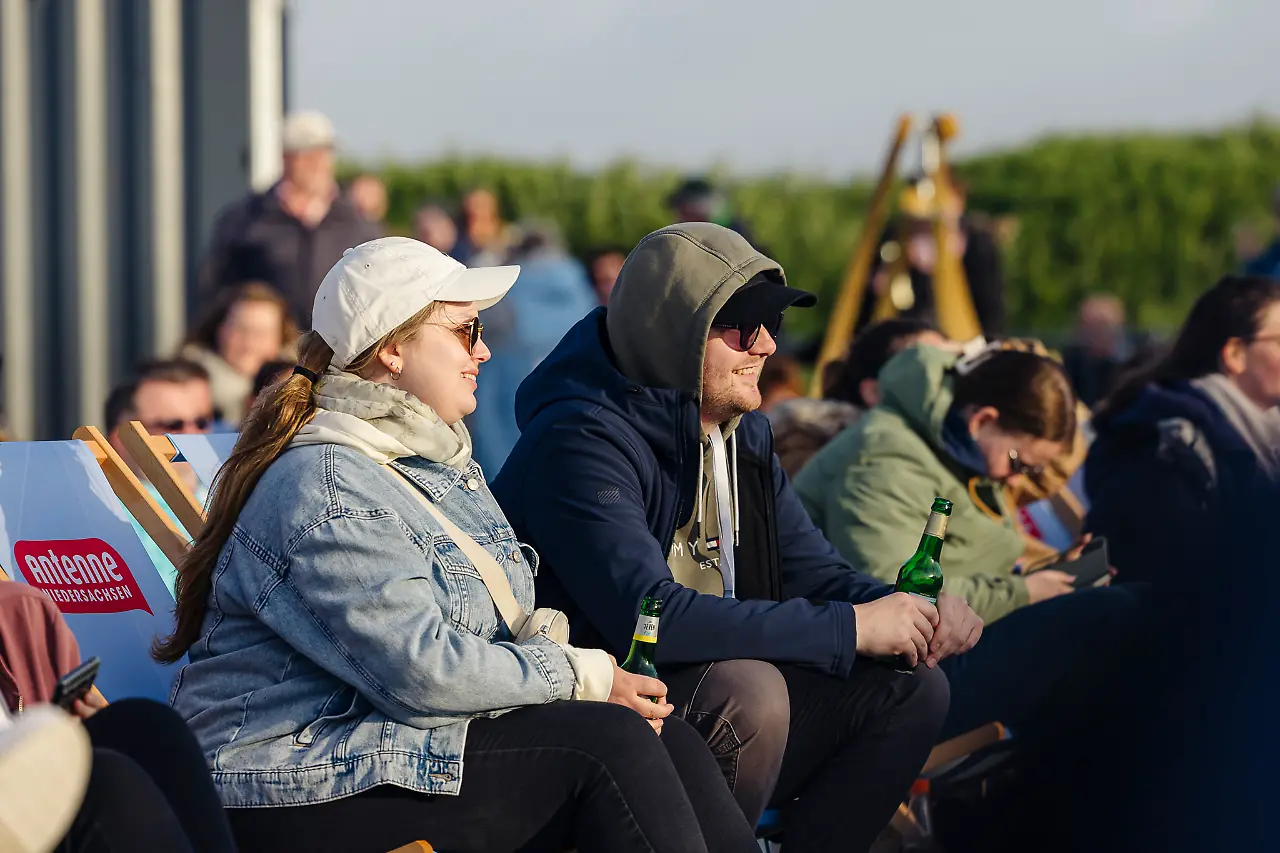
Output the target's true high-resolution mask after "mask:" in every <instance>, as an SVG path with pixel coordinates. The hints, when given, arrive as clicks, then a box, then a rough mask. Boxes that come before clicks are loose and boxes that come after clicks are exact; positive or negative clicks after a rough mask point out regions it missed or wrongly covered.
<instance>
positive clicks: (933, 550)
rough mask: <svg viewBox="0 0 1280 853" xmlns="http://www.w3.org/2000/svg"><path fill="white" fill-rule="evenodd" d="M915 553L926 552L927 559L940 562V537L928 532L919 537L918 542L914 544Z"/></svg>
mask: <svg viewBox="0 0 1280 853" xmlns="http://www.w3.org/2000/svg"><path fill="white" fill-rule="evenodd" d="M916 553H917V554H927V555H928V557H929V559H931V560H933V561H935V562H942V539H941V538H940V537H937V536H934V535H932V534H930V533H926V534H925V535H923V536H921V537H920V544H919V545H917V546H916Z"/></svg>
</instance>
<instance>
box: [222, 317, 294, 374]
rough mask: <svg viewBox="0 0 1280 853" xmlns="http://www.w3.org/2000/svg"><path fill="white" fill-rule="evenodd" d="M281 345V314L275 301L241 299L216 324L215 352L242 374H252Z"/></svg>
mask: <svg viewBox="0 0 1280 853" xmlns="http://www.w3.org/2000/svg"><path fill="white" fill-rule="evenodd" d="M283 348H284V314H283V310H282V309H281V307H280V305H278V304H276V303H275V302H268V301H267V300H265V299H242V300H240V301H239V302H237V303H235V304H234V305H232V306H231V310H229V311H228V312H227V316H226V319H224V320H223V321H222V325H220V326H218V354H219V355H221V356H222V358H223V359H224V360H225V361H226V362H227V364H230V365H231V366H232V367H233V368H235V370H236V372H237V373H239V374H240V375H242V376H248V377H250V378H252V377H254V376H256V375H257V374H258V369H259V368H261V367H262V365H264V364H266V363H267V362H268V361H271V360H272V359H275V358H279V357H280V351H281V350H282V349H283Z"/></svg>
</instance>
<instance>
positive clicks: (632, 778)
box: [156, 237, 756, 853]
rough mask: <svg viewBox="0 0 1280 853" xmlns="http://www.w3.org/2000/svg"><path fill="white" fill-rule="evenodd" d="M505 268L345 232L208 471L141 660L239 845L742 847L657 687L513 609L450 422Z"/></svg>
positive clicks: (510, 543)
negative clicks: (293, 333)
mask: <svg viewBox="0 0 1280 853" xmlns="http://www.w3.org/2000/svg"><path fill="white" fill-rule="evenodd" d="M518 272H519V268H518V267H492V268H485V269H466V268H465V267H463V266H462V265H461V264H459V263H457V262H456V261H454V260H453V259H451V258H449V257H448V256H446V255H443V254H441V253H439V252H437V251H436V250H435V249H432V248H430V247H429V246H427V245H426V244H423V243H419V242H417V241H416V240H410V239H407V238H402V237H388V238H384V239H380V240H374V241H372V242H370V243H365V244H363V245H361V246H359V247H357V248H355V249H349V250H347V252H346V254H345V255H344V256H343V258H342V259H341V260H340V261H339V262H338V263H337V264H336V265H335V266H334V268H333V269H332V270H330V271H329V273H328V275H326V276H325V278H324V281H323V282H322V283H321V285H320V289H319V292H318V293H317V294H316V299H315V306H314V309H315V310H314V327H315V331H314V332H311V333H309V334H308V335H306V336H305V337H304V338H303V340H302V342H301V348H300V355H299V364H298V366H297V367H296V368H295V369H294V372H293V374H292V375H291V376H289V377H288V378H287V379H286V380H285V381H284V382H282V383H280V384H278V385H277V386H275V387H274V388H273V389H271V390H268V391H267V392H266V393H265V394H264V395H263V397H262V398H261V400H260V402H259V403H258V404H257V405H256V406H255V408H254V409H253V411H252V412H251V413H250V414H249V416H248V419H247V421H246V423H245V425H244V428H243V432H242V433H241V436H240V440H239V442H238V443H237V445H236V449H235V452H234V453H233V454H232V456H231V458H230V459H229V460H228V462H227V463H226V465H225V466H224V467H223V469H222V471H221V473H220V474H219V477H218V480H217V482H216V483H215V485H214V491H213V498H212V503H211V506H210V508H209V518H208V524H207V526H206V528H205V530H204V532H203V533H201V535H200V536H199V537H198V538H197V539H196V542H195V545H194V547H193V549H192V551H191V553H190V555H189V556H188V558H187V559H186V560H185V561H184V563H183V566H182V569H181V577H180V580H179V584H178V595H177V600H178V604H177V628H176V630H175V632H174V634H173V636H171V637H170V638H168V639H167V640H165V641H164V642H161V643H158V644H157V648H156V656H157V658H158V659H160V660H165V661H174V662H176V661H179V660H180V659H181V658H182V657H183V656H184V655H186V656H187V658H188V659H189V663H187V665H186V666H184V667H183V670H182V672H181V674H180V676H179V678H178V681H177V684H176V686H175V688H174V698H173V702H174V706H175V707H176V708H177V709H178V710H179V711H180V712H181V713H182V714H183V716H184V717H186V718H187V720H188V721H189V722H190V725H191V727H192V729H193V730H194V731H195V733H196V735H197V737H198V738H199V739H200V742H201V745H202V747H203V749H204V751H205V754H206V756H207V757H208V759H209V762H210V765H211V770H212V774H213V779H214V782H215V784H216V785H217V787H218V790H219V793H220V795H221V797H222V800H223V803H224V805H225V806H226V807H227V809H228V814H229V816H230V819H231V823H232V826H233V828H234V829H235V832H236V836H237V842H238V844H239V845H240V849H241V850H242V851H256V850H264V851H266V850H270V851H275V850H282V849H296V850H306V851H308V853H320V852H321V851H327V850H334V851H339V850H340V851H344V853H350V852H351V851H365V850H367V851H372V853H385V851H388V850H391V849H392V848H395V847H397V846H399V845H403V844H406V843H410V842H412V841H414V840H419V839H421V840H426V841H429V842H430V843H431V844H433V845H435V846H436V847H437V849H442V850H449V851H508V850H511V851H514V850H549V851H551V850H554V851H561V850H564V849H565V848H566V847H570V846H572V847H576V848H577V849H578V850H580V851H583V853H588V851H596V850H599V851H605V850H607V851H646V853H652V852H656V853H667V851H682V852H683V851H689V853H695V851H720V850H724V851H739V853H746V852H747V851H750V850H755V849H756V848H755V845H754V842H753V839H752V832H751V829H750V827H749V826H748V825H747V823H746V821H745V820H744V819H743V816H742V814H741V812H740V811H739V810H738V808H737V806H736V804H735V803H734V801H733V798H732V797H731V795H730V793H729V790H728V788H727V786H726V785H725V783H724V780H723V777H722V775H721V773H720V771H719V769H718V767H717V765H716V762H715V760H714V759H713V758H712V756H711V754H710V752H709V751H708V749H707V747H706V745H705V743H704V742H703V741H702V739H701V738H700V737H699V736H698V735H697V734H696V733H695V732H694V731H693V729H692V728H690V727H688V726H687V725H685V724H684V723H683V722H682V721H680V720H678V719H676V718H667V715H668V714H669V713H670V712H671V710H672V706H671V705H669V704H667V702H666V699H665V697H666V687H665V686H664V685H663V684H662V683H661V682H659V681H657V680H655V679H649V678H644V677H642V676H637V675H632V674H630V673H626V672H623V671H622V670H620V669H619V668H618V667H617V666H616V665H615V663H614V662H613V660H612V659H611V658H610V657H609V656H608V655H607V654H606V653H605V652H603V651H600V650H596V649H576V648H573V647H571V646H569V645H567V644H566V643H563V642H557V639H558V637H557V635H558V633H559V631H558V630H557V626H556V625H555V623H554V622H553V621H550V620H548V619H547V616H548V614H547V613H546V612H545V611H538V612H535V613H533V614H532V615H531V616H529V617H528V618H527V619H526V618H525V614H526V613H529V612H530V611H532V609H533V572H534V571H535V570H536V560H537V556H536V554H534V553H533V552H532V550H531V549H529V548H527V547H525V546H522V545H521V544H520V543H519V542H517V541H516V539H515V535H514V534H513V533H512V530H511V528H510V526H509V525H508V524H507V522H506V519H505V518H504V517H503V514H502V511H501V509H499V507H498V504H497V502H496V501H495V500H494V499H493V497H492V496H491V495H490V493H489V489H488V487H487V485H486V484H485V481H484V475H483V473H482V472H481V470H480V468H479V466H477V465H476V464H475V463H474V462H473V461H472V460H471V442H470V438H469V437H468V435H467V431H466V428H465V427H464V426H463V423H462V419H463V417H464V416H466V415H468V414H470V413H471V411H472V410H473V409H474V408H475V405H476V402H475V396H474V393H475V389H476V386H477V380H478V378H479V374H480V372H481V365H482V364H483V363H484V362H485V361H486V360H487V359H488V357H489V350H488V349H487V348H486V347H485V345H484V342H483V340H482V339H481V331H482V328H483V327H482V325H481V324H480V322H479V319H478V317H477V312H478V311H480V310H481V309H483V308H487V307H488V306H490V305H493V304H494V303H495V302H497V301H498V300H499V299H501V298H502V296H503V295H504V294H505V293H506V292H507V290H508V288H510V287H511V285H512V284H513V283H514V282H515V279H516V275H517V274H518ZM552 615H554V614H552ZM504 617H505V618H504ZM539 625H549V626H550V628H549V630H545V631H543V632H539V631H537V630H536V628H537V627H538V626H539ZM649 696H654V697H656V699H654V700H653V701H650V699H649V698H648V697H649ZM572 700H585V701H572ZM654 730H659V733H660V734H661V737H660V738H659V737H658V736H656V735H655V733H654Z"/></svg>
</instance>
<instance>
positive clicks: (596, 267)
mask: <svg viewBox="0 0 1280 853" xmlns="http://www.w3.org/2000/svg"><path fill="white" fill-rule="evenodd" d="M625 260H626V256H624V255H623V254H622V253H621V252H608V253H606V254H603V255H601V256H600V257H598V258H596V259H595V261H594V262H592V264H591V283H592V286H593V287H595V290H596V296H597V298H598V299H599V300H600V304H601V305H607V304H609V294H610V293H612V292H613V285H614V283H615V282H616V281H617V280H618V273H620V272H622V263H623V261H625Z"/></svg>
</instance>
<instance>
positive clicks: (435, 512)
mask: <svg viewBox="0 0 1280 853" xmlns="http://www.w3.org/2000/svg"><path fill="white" fill-rule="evenodd" d="M383 467H384V468H386V469H387V470H388V471H390V472H391V473H392V474H393V475H394V476H395V477H396V478H397V479H399V480H400V482H401V483H403V484H404V487H405V488H406V489H408V490H409V491H411V492H413V494H414V497H416V498H417V499H418V500H419V501H421V502H422V505H423V506H424V507H426V508H427V512H429V513H431V515H432V516H434V517H435V520H436V521H437V522H439V524H440V526H441V527H442V528H443V529H444V532H445V535H446V536H448V537H449V538H450V539H452V540H453V544H455V545H457V546H458V547H459V548H461V549H462V553H463V554H464V555H465V556H466V558H467V559H468V560H470V561H471V565H473V566H475V569H476V571H477V572H479V573H480V580H482V581H484V585H485V587H486V588H488V590H489V597H490V598H492V599H493V603H494V604H495V605H497V607H498V612H499V613H501V614H502V618H503V619H504V620H506V623H507V627H508V628H510V629H511V633H512V634H516V633H519V631H520V628H521V626H523V625H524V622H525V619H527V618H528V617H527V615H526V614H525V612H524V611H523V610H522V609H521V608H520V605H519V604H518V603H517V602H516V597H515V593H513V592H512V591H511V582H510V581H509V580H507V573H506V572H504V571H503V570H502V566H499V565H498V561H497V560H495V559H494V558H493V555H492V554H490V553H489V552H488V551H486V550H485V549H484V548H483V547H481V545H480V543H479V542H477V541H476V540H474V539H472V538H471V537H470V536H469V535H467V534H466V533H465V532H464V531H463V530H462V529H461V528H459V527H458V525H456V524H454V523H453V522H452V521H450V520H449V518H448V516H446V515H445V514H444V513H443V512H441V511H440V508H439V507H437V506H436V505H435V504H434V503H432V502H431V501H430V500H429V499H428V498H427V496H426V495H424V494H423V493H422V490H421V489H419V488H418V487H417V486H415V485H414V484H413V483H411V482H409V480H408V478H407V477H405V476H404V475H403V474H401V473H400V472H399V471H397V470H396V469H394V468H392V467H391V466H390V465H384V466H383Z"/></svg>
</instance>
